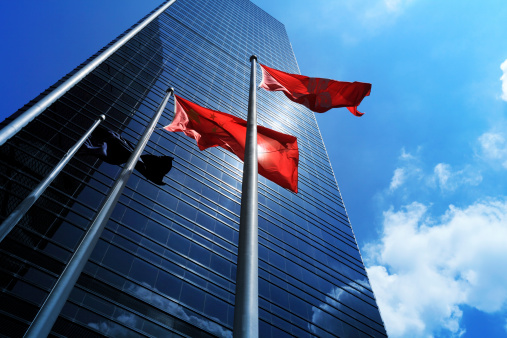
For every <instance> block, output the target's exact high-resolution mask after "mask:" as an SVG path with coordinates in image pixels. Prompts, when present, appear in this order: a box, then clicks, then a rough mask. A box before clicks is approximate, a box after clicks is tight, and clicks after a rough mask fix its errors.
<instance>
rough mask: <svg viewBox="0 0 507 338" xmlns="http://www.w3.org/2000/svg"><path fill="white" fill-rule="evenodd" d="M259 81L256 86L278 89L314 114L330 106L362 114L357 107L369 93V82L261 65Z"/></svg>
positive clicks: (325, 110) (358, 114)
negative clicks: (300, 73)
mask: <svg viewBox="0 0 507 338" xmlns="http://www.w3.org/2000/svg"><path fill="white" fill-rule="evenodd" d="M260 65H261V69H262V82H261V84H260V85H259V87H261V88H264V89H265V90H268V91H282V92H283V93H284V94H285V96H287V98H288V99H289V100H291V101H294V102H297V103H299V104H302V105H304V106H306V107H307V108H308V109H310V110H312V111H314V112H316V113H325V112H327V111H328V110H329V109H331V108H339V107H346V108H347V109H348V110H350V112H351V113H352V114H354V115H356V116H362V115H363V113H360V112H359V111H357V106H358V105H359V104H360V103H361V101H362V100H363V99H364V97H365V96H368V95H370V91H371V84H370V83H364V82H344V81H335V80H329V79H323V78H318V77H308V76H303V75H299V74H289V73H286V72H282V71H281V70H277V69H273V68H270V67H268V66H265V65H263V64H260Z"/></svg>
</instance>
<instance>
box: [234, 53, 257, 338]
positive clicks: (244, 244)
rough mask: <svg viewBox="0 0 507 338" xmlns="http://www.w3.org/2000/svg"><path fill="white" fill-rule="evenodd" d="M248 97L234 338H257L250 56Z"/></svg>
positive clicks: (254, 152) (253, 74)
mask: <svg viewBox="0 0 507 338" xmlns="http://www.w3.org/2000/svg"><path fill="white" fill-rule="evenodd" d="M250 62H251V73H250V97H249V100H248V118H247V131H246V142H245V161H244V166H243V168H244V169H243V184H242V191H241V214H240V222H239V243H238V261H237V273H236V297H235V306H234V327H233V336H234V337H235V338H258V337H259V269H258V266H259V261H258V256H259V253H258V251H259V248H258V196H257V185H258V183H257V181H258V172H257V171H258V163H257V86H256V65H257V57H256V56H255V55H252V56H251V57H250Z"/></svg>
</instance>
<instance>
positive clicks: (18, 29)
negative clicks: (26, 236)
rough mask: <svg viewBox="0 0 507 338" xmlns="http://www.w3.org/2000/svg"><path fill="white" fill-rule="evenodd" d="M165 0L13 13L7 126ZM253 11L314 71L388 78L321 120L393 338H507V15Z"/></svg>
mask: <svg viewBox="0 0 507 338" xmlns="http://www.w3.org/2000/svg"><path fill="white" fill-rule="evenodd" d="M161 2H162V1H160V0H157V1H155V0H145V1H142V2H140V1H134V0H122V1H119V0H114V1H113V0H111V1H107V2H99V1H72V2H69V1H62V0H54V1H49V2H36V1H26V0H21V1H16V2H3V3H2V4H0V13H1V14H0V16H1V19H2V20H1V21H0V25H1V26H2V27H1V30H0V31H1V33H0V34H1V36H2V42H3V53H2V57H1V63H0V67H1V71H0V73H1V74H2V77H1V78H0V89H1V92H2V94H3V95H2V100H1V103H0V119H3V118H4V117H5V116H8V115H10V114H11V113H13V112H15V111H16V110H17V109H18V108H20V107H21V106H23V105H24V104H25V103H26V102H28V101H29V100H31V99H32V98H34V97H35V96H36V95H38V94H39V93H40V92H42V91H43V90H45V89H46V88H47V87H49V86H50V85H51V84H53V83H54V82H56V81H57V80H58V79H59V78H61V77H62V76H63V75H65V74H66V73H67V72H69V71H71V70H72V69H73V68H74V67H75V66H77V65H78V64H80V63H81V62H83V61H84V60H85V59H87V58H88V57H89V56H90V55H92V54H93V53H95V52H96V51H97V50H98V49H100V48H101V47H103V46H104V45H106V44H107V43H108V42H109V41H111V40H112V39H113V38H115V37H116V36H117V35H119V34H120V33H121V32H123V31H124V30H125V29H126V28H128V27H130V26H131V25H132V24H133V23H135V22H137V21H138V20H139V19H141V18H142V17H143V16H144V15H146V13H148V12H149V11H150V10H152V9H153V8H154V7H155V6H157V5H159V4H160V3H161ZM253 2H254V3H255V4H257V5H259V6H260V7H261V8H263V9H264V10H266V11H267V12H268V13H269V14H271V15H272V16H274V17H275V18H276V19H278V20H280V21H281V22H282V23H284V24H285V25H286V28H287V32H288V34H289V38H290V40H291V43H292V46H293V49H294V52H295V55H296V58H297V60H298V63H299V67H300V70H301V73H302V74H304V75H308V76H316V77H326V78H332V79H336V80H344V81H362V82H370V83H372V84H373V88H372V93H371V96H369V97H367V98H366V99H365V100H364V101H363V103H362V104H361V105H360V106H359V111H361V112H363V113H365V115H364V116H362V117H360V118H359V117H356V116H353V115H352V114H350V113H349V112H348V110H346V109H345V108H341V109H333V110H331V111H329V112H328V113H326V114H321V115H318V116H317V121H318V123H319V126H320V129H321V133H322V136H323V139H324V142H325V144H326V148H327V151H328V154H329V157H330V160H331V163H332V165H333V169H334V171H335V175H336V179H337V181H338V185H339V187H340V189H341V192H342V195H343V199H344V201H345V205H346V207H347V210H348V213H349V217H350V220H351V222H352V226H353V228H354V231H355V234H356V237H357V241H358V243H359V246H360V249H361V252H362V254H363V259H364V260H365V264H366V266H367V268H368V272H369V277H370V280H371V283H372V286H373V288H374V291H375V293H376V297H377V301H378V303H379V307H380V309H381V313H382V315H383V319H384V321H385V323H386V327H387V330H388V332H389V333H390V336H392V337H398V336H406V337H416V336H421V337H426V336H431V335H433V336H453V335H460V334H462V336H463V337H484V336H489V337H501V336H506V335H507V311H506V308H507V287H505V285H507V272H506V271H507V270H506V269H504V268H503V265H504V262H505V260H506V259H507V246H506V245H505V243H506V242H507V193H506V191H507V189H506V188H507V179H506V174H507V128H506V127H507V119H506V118H505V114H506V110H507V109H506V108H507V75H506V74H505V73H507V44H505V43H503V41H504V37H503V35H504V34H505V31H506V28H507V21H506V20H505V18H506V17H507V5H506V4H505V3H504V2H503V1H501V0H489V1H486V2H480V1H469V2H467V3H466V4H463V2H461V1H457V0H451V1H446V2H445V3H444V2H441V3H438V4H436V3H434V2H429V1H422V0H411V1H410V0H407V1H404V0H370V1H365V0H360V1H354V2H350V1H332V2H331V1H324V0H316V1H312V2H308V1H302V0H291V1H276V2H275V1H265V0H255V1H253ZM260 62H262V60H260ZM268 66H269V65H268Z"/></svg>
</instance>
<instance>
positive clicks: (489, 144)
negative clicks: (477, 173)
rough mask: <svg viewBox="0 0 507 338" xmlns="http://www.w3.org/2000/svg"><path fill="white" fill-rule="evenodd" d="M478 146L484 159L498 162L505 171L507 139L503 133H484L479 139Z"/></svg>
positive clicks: (506, 166)
mask: <svg viewBox="0 0 507 338" xmlns="http://www.w3.org/2000/svg"><path fill="white" fill-rule="evenodd" d="M479 144H480V147H481V151H482V155H483V156H484V157H485V158H486V159H488V160H491V161H494V162H498V163H500V165H501V166H502V167H504V168H506V169H507V139H506V137H505V135H504V134H503V133H501V132H493V131H491V132H487V133H484V134H482V135H481V136H480V137H479Z"/></svg>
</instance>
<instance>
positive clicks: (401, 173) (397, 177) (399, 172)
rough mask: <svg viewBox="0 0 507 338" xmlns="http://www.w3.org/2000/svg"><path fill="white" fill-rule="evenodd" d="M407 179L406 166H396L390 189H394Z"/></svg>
mask: <svg viewBox="0 0 507 338" xmlns="http://www.w3.org/2000/svg"><path fill="white" fill-rule="evenodd" d="M405 179H406V174H405V169H404V168H396V169H395V170H394V174H393V178H392V179H391V184H390V185H389V190H391V191H394V190H396V189H397V188H398V187H399V186H401V185H402V184H403V182H404V181H405Z"/></svg>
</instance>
